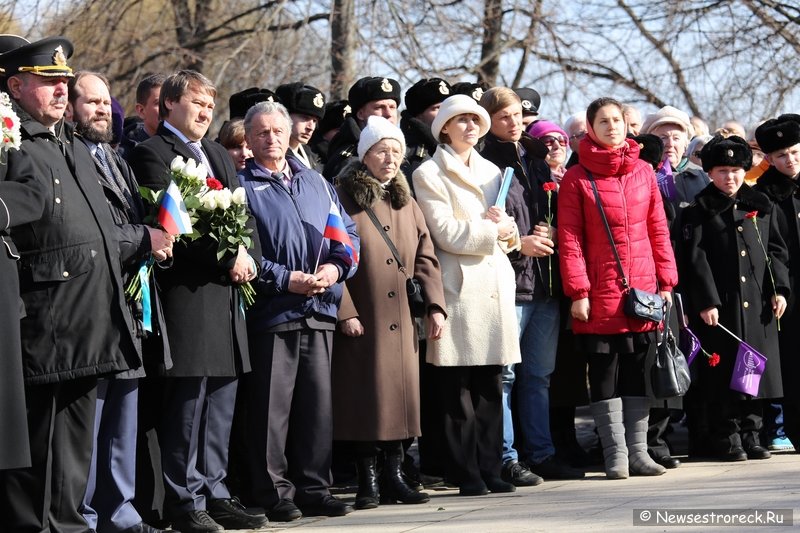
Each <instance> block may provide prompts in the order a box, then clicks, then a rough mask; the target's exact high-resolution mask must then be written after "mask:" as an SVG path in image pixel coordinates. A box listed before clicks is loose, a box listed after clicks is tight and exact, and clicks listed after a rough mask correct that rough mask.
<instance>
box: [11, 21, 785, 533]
mask: <svg viewBox="0 0 800 533" xmlns="http://www.w3.org/2000/svg"><path fill="white" fill-rule="evenodd" d="M72 54H73V46H72V44H71V43H70V41H68V40H67V39H65V38H63V37H50V38H46V39H42V40H39V41H36V42H29V41H27V40H26V39H24V38H22V37H18V36H12V35H4V36H0V69H1V70H0V89H2V90H3V91H4V92H5V93H7V94H8V97H9V101H8V102H7V105H2V106H0V113H2V115H3V116H2V119H3V121H2V125H3V128H2V133H3V143H2V145H0V152H2V157H1V158H0V206H2V209H0V226H2V227H3V231H2V233H1V234H0V236H2V240H3V244H4V248H5V253H4V254H0V268H2V270H3V275H2V278H0V291H2V292H0V294H1V298H0V328H2V332H3V338H4V348H3V350H2V352H0V353H1V354H2V355H1V356H0V358H1V359H2V364H3V372H2V373H0V400H1V401H0V424H2V425H3V427H6V428H11V427H13V428H15V435H17V437H16V438H13V439H10V438H7V439H3V440H2V441H1V442H0V492H2V497H0V509H2V514H3V520H2V523H3V525H2V529H3V531H9V532H14V533H18V532H19V533H23V532H39V531H65V532H66V531H69V532H85V531H91V532H127V533H157V532H159V531H162V530H163V529H166V528H168V527H171V529H172V530H173V531H182V532H184V533H195V532H197V533H210V532H215V531H222V530H224V529H255V528H259V527H263V526H265V525H266V524H267V523H268V521H273V522H289V521H292V520H296V519H298V518H300V517H302V516H342V515H345V514H348V513H350V512H353V511H354V510H365V509H371V508H375V507H377V506H379V505H382V504H387V503H398V502H400V503H404V504H421V503H425V502H428V501H430V498H431V497H430V495H429V494H428V493H426V492H423V489H424V487H425V486H428V487H432V486H435V485H440V484H447V485H451V486H453V487H454V488H457V489H458V491H459V493H460V494H461V495H464V496H482V495H485V494H488V493H490V492H493V493H498V492H500V493H503V492H513V491H515V490H517V488H518V487H531V486H535V485H539V484H541V483H543V482H544V481H545V480H550V479H580V478H583V477H584V475H585V470H586V468H587V467H589V466H591V465H593V464H602V465H603V468H604V471H605V474H606V477H607V478H609V479H624V478H627V477H629V476H632V475H640V476H657V475H662V474H664V473H665V472H666V470H667V469H672V468H676V467H678V466H680V461H679V460H678V459H676V458H675V457H673V456H672V453H673V452H672V449H671V447H670V444H669V433H670V427H671V424H673V423H677V422H678V420H679V419H680V418H681V417H685V418H683V420H682V422H681V423H685V424H687V426H688V429H689V455H690V456H692V457H701V458H710V459H712V460H724V461H744V460H748V459H750V460H754V459H768V458H769V457H770V455H771V450H772V451H775V450H788V449H792V442H798V439H800V398H798V396H797V394H798V393H797V392H796V390H797V389H796V387H792V386H791V376H793V375H796V373H797V371H798V370H797V368H796V365H797V363H796V362H795V361H794V357H793V356H792V355H791V354H792V350H793V349H794V346H795V345H796V340H795V337H796V336H797V335H798V334H799V333H798V332H800V327H798V326H800V324H798V319H800V310H798V309H797V305H796V303H795V302H796V297H795V291H796V290H797V284H798V282H800V267H798V263H797V258H799V257H800V222H798V221H800V191H799V189H798V185H797V177H798V175H800V116H798V115H793V114H784V115H781V116H778V117H776V118H770V119H768V120H765V121H763V122H761V123H759V124H757V125H755V126H754V127H753V128H752V129H751V130H750V131H749V132H746V131H745V130H744V128H743V127H742V126H741V125H740V124H738V123H737V122H734V121H730V122H727V123H725V124H723V125H722V126H721V127H720V128H719V129H717V130H715V131H714V132H713V134H712V133H711V132H709V130H708V127H707V126H706V124H705V123H704V122H703V121H702V120H701V119H699V118H698V117H690V116H689V115H688V114H687V113H685V112H683V111H681V110H679V109H676V108H675V107H672V106H665V107H662V108H661V109H659V110H658V111H657V112H655V113H652V114H649V115H647V116H646V117H642V115H641V113H640V111H639V110H638V109H636V107H634V106H630V105H623V104H622V103H621V102H619V101H617V100H615V99H613V98H610V97H600V98H597V99H596V100H594V101H592V102H591V103H590V104H589V105H588V107H587V109H586V110H585V111H581V112H579V113H576V114H574V115H571V116H570V117H569V118H568V119H567V120H566V121H565V122H564V123H563V126H562V125H561V124H559V121H558V120H555V119H544V118H543V117H541V116H540V111H539V110H540V108H541V107H542V101H541V97H540V95H539V94H538V93H537V92H536V91H535V90H533V89H531V88H514V89H512V88H507V87H491V88H489V87H483V86H482V85H481V84H478V83H469V82H461V83H456V84H453V85H451V84H450V83H448V81H447V80H444V79H441V78H426V79H422V80H420V81H418V82H417V83H415V84H414V85H413V86H411V87H409V88H408V89H407V90H406V91H405V93H404V94H403V91H402V89H401V87H400V84H399V83H398V82H397V81H396V80H394V79H391V78H388V77H364V78H361V79H359V80H358V81H356V82H355V83H354V84H353V86H352V87H351V88H350V90H349V94H348V99H347V100H340V101H333V102H327V101H326V98H325V96H324V95H323V93H322V92H321V91H319V90H318V89H316V88H315V87H312V86H309V85H306V84H305V83H303V82H295V83H288V84H284V85H281V86H280V87H277V88H276V89H275V90H274V91H271V90H269V89H265V88H258V87H255V88H250V89H246V90H243V91H241V92H238V93H236V94H233V95H231V96H230V99H229V107H230V117H229V120H227V121H226V122H225V123H224V125H223V126H222V128H221V129H220V131H219V132H218V135H217V138H216V140H212V139H213V137H214V135H213V133H211V132H209V129H210V127H211V124H212V119H213V117H214V109H215V105H216V103H217V101H218V100H219V98H220V95H218V94H217V90H216V88H215V87H214V84H213V83H212V82H211V81H210V80H209V79H208V78H206V77H205V76H203V75H202V74H201V73H198V72H195V71H191V70H181V71H178V72H174V73H163V74H152V75H148V76H146V77H145V78H144V79H142V80H141V81H139V83H138V86H137V89H136V113H135V116H134V117H128V118H125V117H124V111H123V109H122V107H121V106H120V105H119V104H118V103H117V102H116V100H115V99H114V98H112V94H117V95H119V94H120V91H121V89H120V88H118V87H114V88H112V87H111V85H110V83H109V81H108V80H107V79H106V77H105V76H104V75H103V74H102V73H98V72H91V71H73V69H72V67H70V66H69V61H70V58H71V57H72ZM401 104H402V106H403V109H402V111H398V109H399V108H400V106H401ZM184 164H185V166H184ZM181 169H183V170H181ZM187 169H189V170H187ZM179 171H183V172H187V173H188V174H190V175H191V176H190V177H193V178H194V179H199V180H202V186H201V187H200V192H199V193H198V196H197V197H193V198H191V199H189V198H184V200H185V205H180V202H177V203H176V205H174V206H173V210H172V211H170V207H169V205H168V204H169V201H176V200H175V198H174V197H172V196H170V189H171V187H172V186H173V185H174V181H173V180H174V179H175V174H176V172H179ZM226 189H227V191H228V192H229V193H230V194H229V195H228V197H227V198H228V200H221V199H220V198H222V196H215V195H216V194H217V193H224V192H225V190H226ZM165 191H166V192H165ZM214 198H217V200H214ZM231 198H232V199H233V200H232V201H231ZM190 200H191V201H190ZM154 201H155V203H154ZM192 201H193V202H194V203H192ZM159 203H160V205H159ZM232 203H233V204H236V203H238V204H239V205H244V204H246V210H245V211H244V214H243V215H242V214H239V215H233V216H232V218H231V217H229V218H226V219H225V220H226V222H225V223H224V225H226V228H227V230H226V231H229V232H230V231H233V230H231V229H230V228H236V231H235V232H234V233H229V234H226V235H228V236H222V237H221V236H220V234H219V233H215V232H214V231H215V230H214V229H213V226H209V225H203V224H198V223H197V220H198V219H196V218H195V219H193V218H192V217H190V216H189V211H192V209H194V208H193V207H192V206H194V205H197V204H202V205H204V206H206V207H208V206H209V205H212V207H211V208H210V209H212V210H213V209H217V208H219V209H220V210H221V212H225V213H226V216H227V213H228V211H227V209H228V208H229V206H231V205H232ZM159 209H160V211H161V214H163V213H164V212H167V213H168V214H169V213H173V214H175V215H176V216H177V217H178V218H179V219H181V217H184V218H183V219H185V220H187V221H189V222H192V221H193V220H194V223H195V229H194V231H193V232H192V233H191V235H184V233H186V234H189V233H190V232H191V231H192V230H191V229H187V230H185V231H184V230H173V224H166V223H164V221H163V219H161V218H158V217H156V216H155V214H156V213H157V212H159ZM183 219H181V220H183ZM234 219H235V220H234ZM159 221H160V223H159ZM175 227H178V226H175ZM132 287H138V289H135V290H133V289H131V288H132ZM633 290H635V291H637V293H638V292H642V293H645V294H650V295H652V297H653V298H659V299H660V301H661V302H663V305H664V308H665V309H673V308H674V310H675V312H674V313H665V314H666V315H667V316H672V317H673V320H672V321H669V322H668V321H667V320H650V319H648V318H647V317H644V316H641V314H640V315H634V314H632V312H631V311H630V310H628V309H627V307H626V301H627V300H628V299H629V297H630V295H631V293H632V291H633ZM253 292H254V298H252V300H251V296H253ZM651 311H652V309H651ZM685 328H690V330H687V331H693V332H694V335H696V338H697V339H698V340H699V343H700V344H701V346H702V348H701V350H700V355H698V356H697V357H696V358H695V360H694V362H693V363H692V366H691V371H692V379H693V382H692V386H691V388H690V390H689V392H688V393H687V394H686V396H685V397H682V398H681V397H677V398H669V399H657V398H655V396H654V394H652V390H651V389H652V386H651V384H650V381H649V376H650V367H651V366H652V364H653V359H654V357H655V352H656V350H657V348H658V346H659V344H660V343H662V342H663V339H664V338H665V331H667V330H669V329H672V331H674V333H675V334H676V335H677V334H678V332H679V330H682V329H685ZM741 343H747V345H748V346H750V347H752V349H753V350H755V351H758V352H759V353H760V354H763V355H764V356H765V357H766V366H765V369H764V372H763V376H762V377H761V383H760V387H758V388H757V389H756V390H751V391H750V393H744V392H740V391H738V390H733V389H732V388H731V376H732V374H733V373H734V371H735V368H734V367H735V365H736V361H737V353H738V352H739V351H740V346H741ZM585 404H588V405H589V410H590V412H591V415H592V417H593V418H594V422H595V426H596V432H597V435H598V438H599V439H598V440H599V446H598V447H597V448H595V449H588V450H587V449H584V448H583V447H581V445H580V444H579V443H578V441H577V437H576V432H575V409H576V407H577V406H580V405H585ZM676 415H679V416H676ZM414 443H416V444H417V447H416V452H417V453H411V450H410V448H411V447H412V446H413V444H414ZM351 482H352V483H355V484H357V487H358V489H357V492H356V494H355V499H354V501H353V503H352V504H351V503H348V502H347V501H345V499H342V498H337V497H334V496H333V495H332V494H331V487H332V486H333V485H334V484H335V483H351ZM254 509H255V510H254ZM258 509H261V510H262V511H261V512H258Z"/></svg>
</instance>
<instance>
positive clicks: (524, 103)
mask: <svg viewBox="0 0 800 533" xmlns="http://www.w3.org/2000/svg"><path fill="white" fill-rule="evenodd" d="M531 107H533V104H531V101H530V100H523V101H522V109H530V108H531Z"/></svg>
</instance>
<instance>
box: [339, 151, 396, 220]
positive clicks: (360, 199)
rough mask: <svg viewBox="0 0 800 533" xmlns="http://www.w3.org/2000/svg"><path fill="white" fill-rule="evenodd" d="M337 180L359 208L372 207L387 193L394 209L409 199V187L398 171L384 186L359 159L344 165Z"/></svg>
mask: <svg viewBox="0 0 800 533" xmlns="http://www.w3.org/2000/svg"><path fill="white" fill-rule="evenodd" d="M337 181H338V184H339V186H340V187H341V188H342V189H343V190H344V191H345V192H347V194H349V195H350V196H351V197H352V198H353V200H354V201H355V203H356V205H358V206H359V207H360V208H361V209H367V208H372V207H373V206H375V204H376V203H378V202H379V201H380V200H381V199H383V197H384V195H387V194H388V195H389V200H390V201H391V203H392V208H394V209H400V208H402V207H404V206H406V205H408V203H409V202H410V201H411V188H410V187H409V186H408V180H406V177H405V176H404V175H403V173H402V172H400V171H398V172H397V175H396V176H395V177H394V178H392V180H391V181H390V182H389V184H388V185H387V186H386V187H385V188H384V187H382V186H381V184H380V182H379V181H378V180H376V179H375V178H374V177H373V176H372V174H371V173H370V171H369V170H368V169H367V167H366V166H365V165H364V164H363V163H362V162H361V161H358V160H355V161H352V162H350V163H348V164H347V166H345V168H344V169H343V170H342V172H341V173H340V174H339V176H338V177H337Z"/></svg>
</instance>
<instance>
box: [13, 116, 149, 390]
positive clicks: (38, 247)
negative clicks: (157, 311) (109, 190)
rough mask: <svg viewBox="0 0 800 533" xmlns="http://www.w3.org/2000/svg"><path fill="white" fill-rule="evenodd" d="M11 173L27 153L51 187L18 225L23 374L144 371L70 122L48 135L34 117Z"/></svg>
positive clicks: (112, 247)
mask: <svg viewBox="0 0 800 533" xmlns="http://www.w3.org/2000/svg"><path fill="white" fill-rule="evenodd" d="M18 113H19V114H20V119H21V121H22V148H21V150H20V151H14V152H11V153H9V155H8V179H9V180H14V179H17V177H18V176H19V174H18V172H19V169H20V168H21V167H23V166H24V165H25V163H23V162H21V161H20V159H27V160H29V161H31V162H32V163H33V166H34V168H35V171H36V176H37V178H38V179H39V180H40V182H41V185H42V187H43V188H44V194H45V197H44V200H45V206H44V214H43V216H42V217H41V218H40V219H39V220H37V221H34V222H31V223H28V224H23V225H20V226H16V227H14V228H13V229H12V231H11V236H12V238H13V240H14V243H15V244H16V245H17V248H18V249H19V254H20V261H19V275H20V295H21V297H22V300H23V301H24V303H25V311H26V313H27V316H26V317H25V318H23V319H22V321H21V323H20V328H21V337H22V354H23V364H24V372H25V379H26V382H27V383H30V384H42V383H55V382H61V381H66V380H71V379H75V378H79V377H84V376H95V375H104V374H112V373H117V372H120V371H124V370H128V369H130V368H137V367H138V366H140V364H141V361H140V358H139V355H138V354H137V352H136V347H135V344H134V341H133V338H132V336H131V331H132V329H133V324H132V321H131V318H130V315H129V314H128V313H127V312H126V310H125V305H126V304H125V298H124V293H123V291H124V289H123V286H122V279H121V273H120V263H119V245H118V243H117V239H116V234H115V225H114V222H113V220H112V218H111V214H110V213H109V210H108V208H107V207H106V201H105V198H104V197H103V189H102V187H101V186H100V183H99V182H100V179H101V178H100V175H99V174H98V173H97V171H96V170H95V166H94V162H93V159H92V156H91V154H90V153H89V150H88V149H87V148H86V146H85V145H84V144H83V143H82V142H75V140H74V138H73V135H72V131H71V128H70V127H69V126H68V125H65V124H64V122H63V121H61V122H59V123H57V124H56V125H55V128H54V129H55V132H56V134H55V135H54V134H53V133H51V132H50V130H48V129H47V128H45V127H44V126H43V125H42V124H40V123H39V122H37V121H35V120H33V119H32V118H31V117H30V116H29V115H27V114H26V113H23V112H21V110H20V111H18Z"/></svg>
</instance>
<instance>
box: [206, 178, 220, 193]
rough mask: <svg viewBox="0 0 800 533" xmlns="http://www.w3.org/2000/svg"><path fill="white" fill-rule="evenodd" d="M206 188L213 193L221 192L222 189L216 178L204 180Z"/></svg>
mask: <svg viewBox="0 0 800 533" xmlns="http://www.w3.org/2000/svg"><path fill="white" fill-rule="evenodd" d="M206 186H207V187H208V188H209V189H211V190H214V191H221V190H222V189H223V188H224V187H223V186H222V182H221V181H219V180H218V179H217V178H208V179H206Z"/></svg>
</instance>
